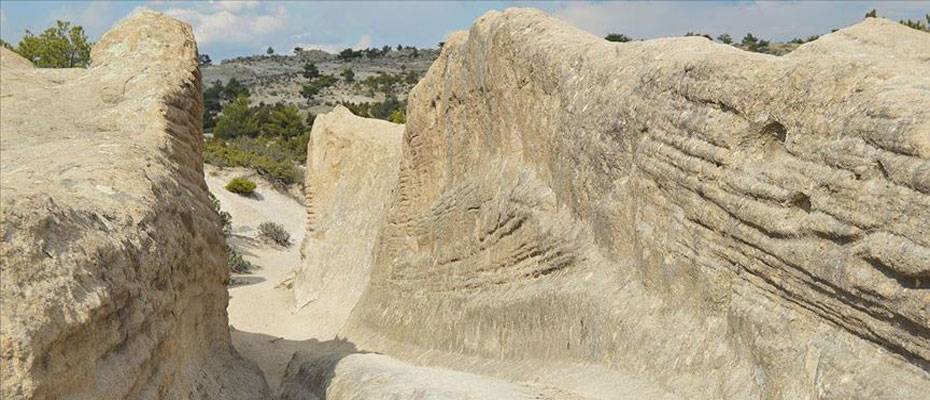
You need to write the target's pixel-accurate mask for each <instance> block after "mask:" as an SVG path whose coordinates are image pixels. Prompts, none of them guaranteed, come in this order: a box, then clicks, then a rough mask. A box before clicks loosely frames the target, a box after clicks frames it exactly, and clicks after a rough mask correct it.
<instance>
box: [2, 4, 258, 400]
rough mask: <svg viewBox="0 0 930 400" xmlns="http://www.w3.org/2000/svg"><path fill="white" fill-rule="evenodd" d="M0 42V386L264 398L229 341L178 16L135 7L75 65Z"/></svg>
mask: <svg viewBox="0 0 930 400" xmlns="http://www.w3.org/2000/svg"><path fill="white" fill-rule="evenodd" d="M0 51H2V70H0V71H2V75H0V78H2V79H0V90H2V100H0V102H2V109H3V113H2V135H0V149H2V163H3V167H2V171H0V177H2V179H0V185H2V205H0V213H2V223H3V225H2V241H0V257H2V260H3V264H2V280H0V289H2V290H0V295H2V330H0V331H2V353H0V356H2V368H0V372H2V386H0V387H2V393H3V396H0V397H3V398H11V399H12V398H35V399H46V398H48V399H61V398H71V399H173V398H185V399H186V398H231V399H236V398H243V399H245V398H248V399H252V398H262V397H264V396H266V395H267V385H266V384H265V382H264V379H263V378H262V377H261V373H260V372H259V371H258V370H257V368H255V367H254V366H252V365H250V364H247V363H246V362H245V361H244V360H242V359H241V358H239V356H238V355H237V354H236V352H235V350H234V349H233V348H232V347H231V345H230V339H229V331H228V325H227V319H226V303H227V300H228V297H227V293H226V287H225V282H226V280H227V279H228V271H227V269H226V265H225V255H224V253H223V236H222V233H221V231H220V228H219V224H218V220H217V217H216V215H215V213H213V212H212V210H211V208H210V200H209V197H208V192H207V189H206V185H205V184H204V181H203V161H202V158H201V157H202V156H201V149H202V139H201V115H200V114H201V112H202V100H201V93H200V92H201V87H200V85H201V83H200V73H199V71H198V69H197V47H196V44H195V43H194V38H193V35H192V34H191V30H190V27H189V26H187V25H185V24H182V23H180V22H178V21H175V20H173V19H170V18H168V17H164V16H162V15H160V14H156V13H151V12H142V13H139V14H136V15H135V16H133V17H130V18H128V19H127V20H125V21H123V22H121V23H120V24H119V25H117V26H116V27H115V28H114V29H113V30H111V31H110V32H108V33H107V34H105V35H104V36H103V38H101V40H100V41H99V42H98V43H97V44H96V46H95V47H94V49H93V52H92V59H93V66H92V67H91V68H90V69H67V70H40V69H35V68H33V67H32V66H31V64H30V63H29V62H28V61H26V60H24V59H22V58H20V57H19V56H17V55H15V54H13V53H12V52H9V51H7V50H6V49H2V50H0Z"/></svg>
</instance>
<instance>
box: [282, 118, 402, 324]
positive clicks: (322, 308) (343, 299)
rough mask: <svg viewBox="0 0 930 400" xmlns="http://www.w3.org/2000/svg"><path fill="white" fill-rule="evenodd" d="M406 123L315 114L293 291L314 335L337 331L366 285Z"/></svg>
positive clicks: (395, 176)
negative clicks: (313, 326) (302, 234)
mask: <svg viewBox="0 0 930 400" xmlns="http://www.w3.org/2000/svg"><path fill="white" fill-rule="evenodd" d="M403 132H404V126H403V125H398V124H393V123H390V122H387V121H382V120H377V119H370V118H361V117H357V116H355V115H352V113H351V112H350V111H349V110H348V109H346V108H345V107H342V106H338V107H337V108H336V109H334V110H333V111H331V112H329V113H326V114H321V115H319V116H317V118H316V120H315V121H314V123H313V130H312V131H311V133H310V141H309V143H308V145H307V173H306V176H307V180H306V184H305V185H304V186H305V193H306V195H307V199H306V204H307V215H308V219H307V235H306V236H305V238H304V242H303V247H302V248H301V254H302V256H303V259H304V263H303V264H302V265H301V266H300V267H299V268H298V269H297V271H296V275H295V280H294V293H295V294H296V300H297V305H298V307H302V306H306V305H307V304H308V303H313V305H312V307H310V310H311V311H312V313H311V315H310V316H309V317H308V318H313V319H314V321H319V326H318V329H319V331H318V332H317V335H318V337H323V338H331V337H333V336H334V335H335V334H336V332H338V330H339V329H340V328H341V327H342V324H343V323H344V322H345V320H346V319H347V318H348V316H349V313H350V312H351V311H352V306H353V305H354V304H355V303H356V302H358V299H359V297H361V295H362V292H363V291H364V290H365V288H366V287H367V285H368V275H369V274H370V271H369V268H370V267H371V263H372V262H371V257H372V249H373V248H374V243H375V240H376V239H377V234H378V231H379V230H380V228H381V225H382V224H383V219H384V209H385V206H386V204H387V202H388V199H389V198H390V196H391V191H392V190H393V189H394V188H395V187H396V184H397V171H398V164H397V163H398V161H399V160H400V148H401V140H402V138H403Z"/></svg>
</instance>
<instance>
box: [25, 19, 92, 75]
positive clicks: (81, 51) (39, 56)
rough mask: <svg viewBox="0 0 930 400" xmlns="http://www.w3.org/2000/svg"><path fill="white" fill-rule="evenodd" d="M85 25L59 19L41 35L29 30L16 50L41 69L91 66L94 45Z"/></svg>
mask: <svg viewBox="0 0 930 400" xmlns="http://www.w3.org/2000/svg"><path fill="white" fill-rule="evenodd" d="M91 45H92V43H91V42H89V41H87V35H86V34H85V33H84V28H82V27H81V26H80V25H74V26H72V25H71V23H70V22H66V21H56V22H55V26H53V27H51V28H48V29H46V30H45V31H44V32H42V33H41V34H40V35H39V36H36V35H34V34H33V33H32V32H30V31H29V30H26V34H25V35H24V36H23V38H22V40H20V41H19V44H18V45H17V46H16V52H17V53H19V55H21V56H23V57H24V58H26V59H28V60H29V61H32V63H33V64H35V65H36V66H37V67H39V68H74V67H86V66H88V65H90V48H91Z"/></svg>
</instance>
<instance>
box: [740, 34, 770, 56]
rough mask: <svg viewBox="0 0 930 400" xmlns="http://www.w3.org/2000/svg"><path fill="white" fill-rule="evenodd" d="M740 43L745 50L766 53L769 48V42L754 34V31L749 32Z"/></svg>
mask: <svg viewBox="0 0 930 400" xmlns="http://www.w3.org/2000/svg"><path fill="white" fill-rule="evenodd" d="M740 44H741V45H742V46H743V48H744V49H745V50H748V51H752V52H755V53H765V52H767V51H768V49H769V42H768V41H767V40H762V39H759V38H757V37H755V36H753V35H752V33H747V34H746V36H744V37H743V40H742V41H741V42H740Z"/></svg>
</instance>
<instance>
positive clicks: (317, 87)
mask: <svg viewBox="0 0 930 400" xmlns="http://www.w3.org/2000/svg"><path fill="white" fill-rule="evenodd" d="M337 81H338V79H337V78H336V77H334V76H332V75H321V76H319V77H318V78H316V79H314V80H312V81H310V83H309V84H306V85H304V86H303V87H302V88H301V89H300V95H301V96H302V97H303V98H305V99H307V103H309V102H310V101H311V100H313V98H314V97H316V95H318V94H320V92H321V91H323V89H326V88H328V87H330V86H332V85H335V84H336V82H337Z"/></svg>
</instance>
